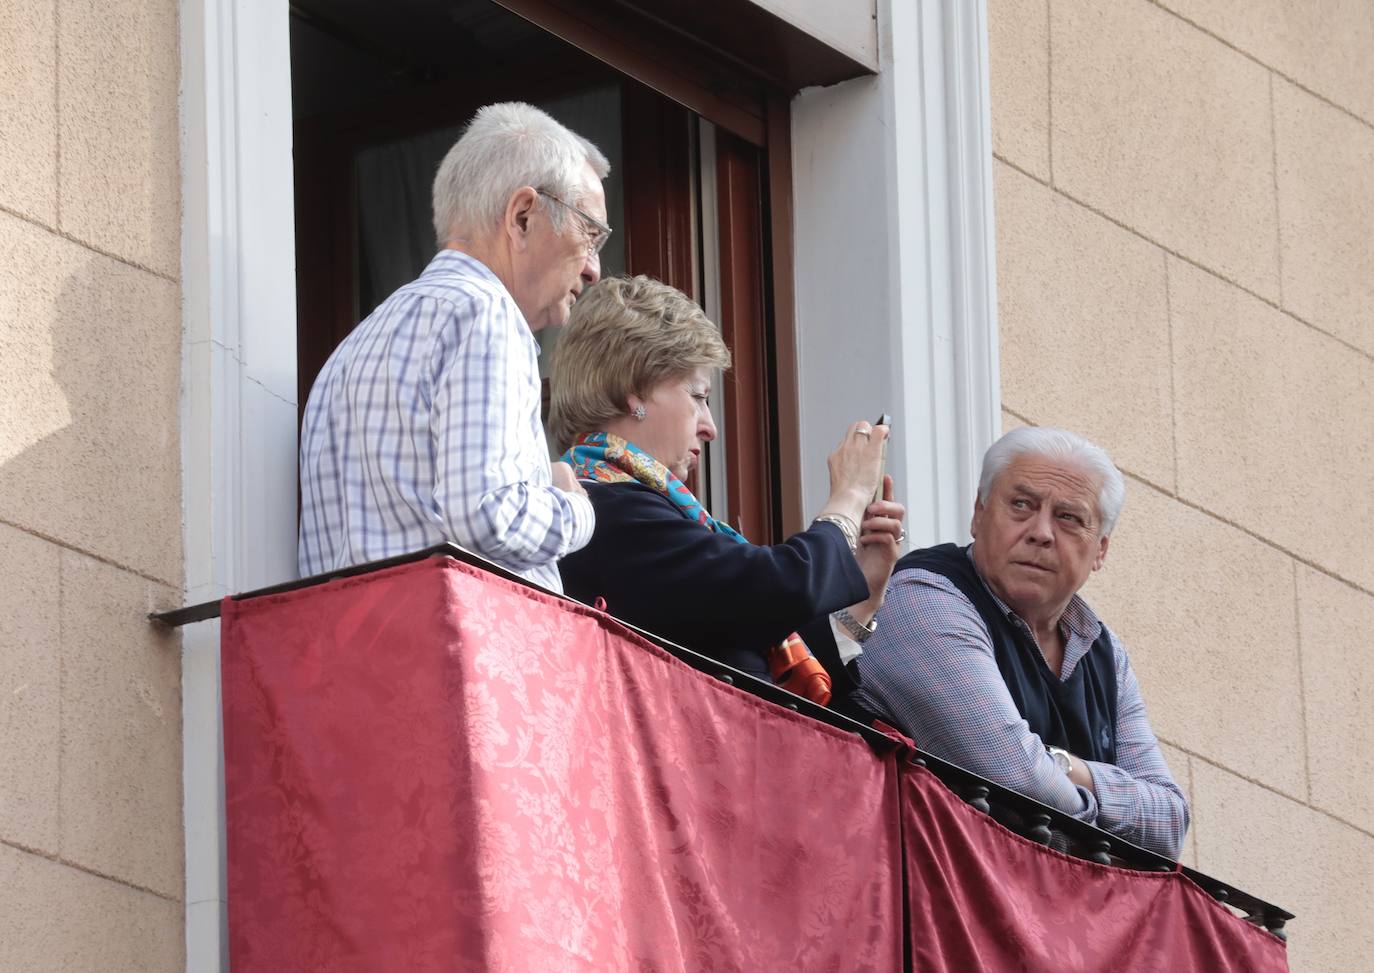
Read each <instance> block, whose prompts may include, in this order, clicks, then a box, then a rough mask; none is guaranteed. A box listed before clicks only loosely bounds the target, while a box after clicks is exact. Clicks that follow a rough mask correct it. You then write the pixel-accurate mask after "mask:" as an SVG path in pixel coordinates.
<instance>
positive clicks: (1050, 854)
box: [900, 765, 1288, 973]
mask: <svg viewBox="0 0 1374 973" xmlns="http://www.w3.org/2000/svg"><path fill="white" fill-rule="evenodd" d="M901 778H902V779H901V785H900V793H901V804H902V812H901V813H902V843H903V856H904V857H905V859H906V870H907V871H906V878H907V890H906V895H907V906H908V914H909V917H910V923H911V925H910V928H909V930H908V932H907V935H908V944H909V947H910V949H911V954H912V961H913V967H912V968H913V969H917V970H921V971H925V973H967V971H969V970H997V971H1008V973H1117V971H1124V970H1138V971H1141V973H1159V971H1167V973H1184V971H1198V973H1255V971H1282V970H1287V969H1288V960H1287V950H1286V948H1285V947H1284V945H1283V943H1282V942H1280V941H1279V940H1278V939H1277V938H1276V937H1274V936H1273V935H1271V934H1270V933H1268V932H1265V931H1263V930H1261V929H1257V928H1256V927H1254V926H1251V925H1249V924H1247V923H1245V922H1242V921H1240V920H1239V919H1237V918H1236V917H1235V916H1234V915H1232V914H1231V913H1230V912H1229V911H1227V909H1226V908H1225V907H1224V906H1222V905H1220V904H1218V903H1217V902H1215V901H1213V900H1212V898H1211V896H1209V895H1207V893H1205V892H1203V891H1202V890H1201V889H1200V888H1198V887H1197V886H1196V885H1194V884H1193V883H1192V882H1191V881H1190V880H1189V879H1187V878H1185V877H1184V876H1183V874H1182V873H1181V872H1170V873H1165V874H1161V873H1158V872H1137V871H1129V870H1126V869H1121V868H1112V867H1108V866H1106V865H1098V864H1095V863H1094V862H1087V861H1082V860H1080V859H1077V858H1070V857H1069V856H1067V855H1063V854H1060V853H1059V852H1057V851H1052V850H1051V849H1049V848H1045V847H1042V846H1041V845H1038V844H1036V843H1034V842H1032V841H1029V840H1027V839H1026V838H1023V837H1021V836H1020V835H1017V834H1013V833H1012V832H1010V831H1008V830H1007V829H1005V828H1003V827H1002V826H1001V825H999V824H998V823H997V822H996V821H994V820H993V819H992V818H991V817H989V816H988V815H986V814H983V813H981V812H979V811H975V810H974V809H973V808H972V807H970V806H969V805H967V804H965V803H963V802H962V801H960V800H959V799H958V798H957V797H955V796H954V795H953V794H952V793H950V791H949V790H948V789H947V788H946V787H945V786H944V785H943V784H941V783H940V781H939V780H937V779H936V778H935V777H934V775H932V774H931V773H930V772H929V771H927V770H925V769H923V768H920V767H916V766H912V765H907V766H904V767H903V768H902V770H901Z"/></svg>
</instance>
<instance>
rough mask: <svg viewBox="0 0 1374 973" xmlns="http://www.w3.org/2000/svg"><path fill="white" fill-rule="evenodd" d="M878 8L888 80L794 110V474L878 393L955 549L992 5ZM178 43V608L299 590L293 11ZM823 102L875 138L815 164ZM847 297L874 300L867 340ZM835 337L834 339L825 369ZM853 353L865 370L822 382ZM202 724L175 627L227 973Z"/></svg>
mask: <svg viewBox="0 0 1374 973" xmlns="http://www.w3.org/2000/svg"><path fill="white" fill-rule="evenodd" d="M878 6H879V22H880V25H881V30H880V46H881V48H882V73H881V74H880V75H879V76H878V77H877V78H871V79H860V80H858V81H854V82H848V83H847V84H846V85H840V86H837V88H836V89H824V90H823V91H821V92H808V93H803V95H801V96H800V97H799V98H798V99H797V101H796V102H794V105H793V119H794V121H793V132H794V156H793V158H794V171H796V172H797V174H798V181H797V198H796V200H795V216H796V228H797V229H796V234H797V246H796V251H797V253H796V263H795V265H796V268H797V295H798V307H799V321H798V325H799V327H798V331H799V335H798V337H799V357H800V359H801V366H800V367H801V375H800V379H801V381H800V388H801V390H802V397H803V400H804V401H803V402H802V404H801V405H802V417H803V457H802V459H803V463H804V468H805V469H806V470H807V471H808V473H807V476H808V477H811V476H812V475H813V471H817V470H821V471H823V470H824V457H825V455H826V453H827V452H828V451H829V449H830V448H831V446H832V445H833V442H834V440H835V437H834V436H832V435H830V432H829V431H828V429H827V428H826V425H827V421H829V420H828V419H827V418H826V417H827V416H830V415H832V414H838V415H840V416H841V417H847V416H850V415H853V416H855V417H857V416H860V415H864V416H866V415H867V413H868V412H870V411H872V412H876V411H877V410H876V409H874V408H872V406H873V404H874V397H873V390H874V389H875V388H876V389H878V391H879V395H880V397H883V399H884V404H882V406H881V407H883V408H887V410H888V411H890V412H893V413H894V414H895V415H896V416H897V419H898V422H899V423H900V424H901V425H900V426H899V427H898V431H897V432H898V434H897V437H896V439H895V440H894V448H893V459H892V462H891V469H892V470H893V472H894V474H895V475H896V476H897V477H898V479H899V480H900V482H902V483H903V484H904V485H905V486H904V498H905V500H906V502H907V504H908V506H909V508H910V510H911V529H912V534H913V536H914V537H915V538H916V539H917V540H918V541H920V542H926V541H931V540H942V539H948V538H950V537H954V536H961V535H962V532H963V531H964V530H965V528H966V525H967V511H968V509H969V505H970V504H971V501H972V494H973V487H974V485H975V484H976V475H977V463H978V459H979V457H980V456H981V453H982V450H983V449H984V448H985V447H986V445H987V444H988V443H989V442H990V441H991V440H992V438H993V437H995V435H996V434H997V431H998V429H999V427H1000V405H999V398H998V395H999V393H998V362H997V332H996V291H995V283H994V275H995V262H994V258H993V239H994V236H993V223H992V174H991V164H992V152H991V141H990V133H989V112H988V81H987V72H988V68H987V28H986V8H985V0H916V2H915V3H912V2H911V0H879V4H878ZM181 44H182V93H181V135H182V138H181V149H182V180H183V200H182V212H183V216H182V289H183V299H184V320H185V332H184V342H183V389H182V403H181V409H182V422H181V431H182V461H183V490H184V505H183V508H184V515H185V553H186V597H187V600H188V602H197V601H203V600H206V599H209V598H217V597H222V596H224V595H226V594H229V593H232V592H235V591H243V590H246V589H250V588H254V587H259V586H262V585H266V584H270V583H273V582H277V581H281V580H285V579H288V578H291V577H293V576H294V575H295V573H296V559H295V538H296V519H295V498H296V491H295V484H296V343H295V320H296V294H295V241H294V207H293V204H292V192H293V190H292V183H293V175H292V162H291V149H292V136H291V133H292V121H291V82H290V67H289V63H290V44H289V25H288V5H287V4H285V3H281V2H280V0H182V3H181ZM826 99H830V100H832V101H836V100H837V101H838V102H841V103H847V107H850V108H854V107H855V106H857V107H858V108H860V109H861V113H862V112H866V113H867V114H868V116H870V120H871V121H872V122H873V124H870V125H868V126H867V127H865V128H862V131H861V133H860V134H862V135H864V137H865V138H867V139H869V141H864V140H863V139H862V138H861V139H860V140H859V141H857V142H855V143H853V144H850V145H847V146H846V147H845V150H844V151H841V152H838V153H831V154H830V155H829V156H827V159H826V163H825V165H823V166H821V167H820V169H815V168H814V167H813V168H808V167H807V163H806V161H805V160H806V158H807V157H808V156H810V155H812V154H816V153H821V154H823V153H824V148H825V147H824V146H822V145H820V144H818V141H817V139H819V138H823V137H824V135H823V133H821V132H818V130H817V122H818V120H819V119H821V118H823V116H822V115H821V114H820V112H822V111H824V110H827V109H826ZM809 139H810V140H812V141H808V140H809ZM874 159H876V160H878V166H877V170H876V175H877V179H878V181H877V182H873V181H872V179H871V177H872V176H874V174H875V173H874V172H873V171H870V170H871V169H872V166H873V160H874ZM827 166H828V167H829V168H828V169H827ZM817 179H819V180H820V181H821V183H823V184H824V185H825V188H826V195H827V197H835V196H838V197H840V199H841V201H847V202H849V203H851V204H852V205H849V206H842V207H839V208H835V207H829V208H827V207H826V206H822V205H820V204H819V202H818V197H816V196H815V195H813V194H812V193H811V192H810V190H811V189H814V188H816V185H815V182H816V180H817ZM854 185H858V186H859V190H855V189H854ZM874 186H881V187H882V190H881V191H880V192H876V193H875V192H874V189H873V187H874ZM863 220H876V225H877V229H876V232H877V234H878V239H877V247H878V250H879V251H880V252H881V253H882V255H883V259H882V260H880V261H877V262H876V264H874V262H873V261H871V260H868V259H867V256H865V255H864V254H862V253H860V254H857V255H852V256H851V257H850V258H849V260H850V261H851V263H850V264H846V259H845V258H844V257H843V256H841V255H842V254H843V253H845V252H846V246H847V245H848V242H849V241H850V239H851V238H852V237H853V236H854V232H855V225H854V221H863ZM818 281H824V282H825V286H819V285H818V284H817V282H818ZM846 290H849V291H851V292H853V293H862V294H864V295H867V296H866V297H865V298H864V301H863V303H864V306H865V308H866V310H867V312H868V314H867V320H868V321H869V324H868V325H867V326H865V325H864V324H863V323H861V322H856V320H855V315H854V314H853V308H852V307H851V306H850V304H851V302H849V301H847V300H844V299H843V297H842V295H843V294H844V293H845V292H846ZM837 295H841V296H837ZM832 322H833V325H834V326H832V327H827V326H828V325H830V323H832ZM856 323H857V328H856ZM836 335H841V336H843V340H844V342H846V343H847V345H846V347H845V348H844V349H842V350H844V352H845V353H844V354H841V355H840V356H839V357H838V358H837V357H835V356H834V355H833V354H832V352H833V351H834V350H835V349H834V348H832V347H831V346H832V345H834V344H835V343H836V342H837V340H839V339H837V338H836ZM855 336H857V338H858V340H859V347H860V349H861V350H862V351H863V352H864V353H865V354H866V355H867V358H866V359H865V360H866V361H867V362H869V365H868V366H867V367H870V368H873V369H876V370H877V371H878V372H880V373H881V374H880V375H878V376H876V377H874V376H870V375H865V376H864V377H863V378H858V377H852V378H851V379H844V377H843V376H837V375H836V374H835V369H836V368H837V367H839V366H840V365H841V364H842V363H843V362H845V361H846V360H847V359H848V358H852V357H853V355H852V350H853V348H852V346H853V343H854V340H855ZM833 389H839V390H840V391H839V392H838V393H833V394H832V392H831V391H828V390H833ZM887 403H890V405H889V404H887ZM836 410H838V411H836ZM820 475H821V476H823V473H821V474H820ZM818 491H819V494H820V497H821V498H823V496H824V483H823V480H822V481H819V486H818V481H816V480H814V479H810V478H808V479H807V481H806V483H805V484H804V496H805V500H806V503H807V506H808V509H814V508H815V506H816V505H817V503H818V500H817V493H818ZM219 711H220V708H219V635H218V628H217V626H216V625H215V624H214V623H203V624H200V625H197V626H190V627H188V628H187V629H185V630H184V632H183V746H184V753H185V757H184V781H185V818H186V948H187V956H186V964H187V969H188V970H195V971H197V973H218V971H223V970H227V969H228V957H227V939H226V933H225V930H226V904H225V898H226V894H225V868H224V794H223V756H222V735H221V727H220V719H219Z"/></svg>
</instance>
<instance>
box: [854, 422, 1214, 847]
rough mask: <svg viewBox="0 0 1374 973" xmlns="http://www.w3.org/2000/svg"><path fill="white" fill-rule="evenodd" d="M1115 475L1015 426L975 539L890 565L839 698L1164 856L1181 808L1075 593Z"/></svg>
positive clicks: (983, 503) (1139, 708)
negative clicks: (854, 673)
mask: <svg viewBox="0 0 1374 973" xmlns="http://www.w3.org/2000/svg"><path fill="white" fill-rule="evenodd" d="M1125 494H1126V487H1125V483H1124V482H1123V480H1122V477H1121V473H1120V472H1119V471H1118V470H1117V468H1116V467H1115V466H1114V465H1113V464H1112V461H1111V459H1110V457H1108V456H1107V454H1106V453H1105V452H1104V451H1103V450H1102V449H1100V448H1099V447H1097V446H1095V445H1093V444H1092V443H1090V442H1088V441H1087V440H1085V439H1084V438H1083V437H1081V436H1078V435H1076V434H1074V433H1071V432H1068V431H1066V430H1062V429H1048V428H1038V427H1030V426H1028V427H1022V428H1020V429H1015V430H1013V431H1011V432H1009V433H1007V434H1006V435H1005V436H1003V437H1002V438H1001V439H1000V440H998V441H997V442H996V443H994V444H993V446H992V447H991V448H990V449H989V450H988V452H987V455H986V456H984V458H983V472H982V476H981V478H980V480H979V484H978V499H977V502H976V503H975V504H974V510H973V527H972V531H971V532H972V534H973V544H972V546H971V547H957V546H955V545H953V544H943V545H940V546H939V547H932V548H927V549H926V550H921V551H915V552H913V553H911V554H908V555H907V556H906V557H904V558H902V560H900V561H898V562H897V567H896V570H894V571H893V574H892V580H891V582H890V583H889V586H888V591H887V598H886V601H885V602H884V604H883V608H882V609H881V611H880V612H879V614H878V616H877V622H878V627H877V630H876V631H875V633H874V634H873V637H872V638H870V639H869V640H868V641H867V642H866V644H865V645H864V652H863V654H862V655H861V656H860V657H859V658H858V660H857V665H858V670H859V676H860V681H861V684H860V687H859V689H858V690H856V692H855V693H854V695H853V696H852V697H851V698H850V700H849V701H848V705H849V706H850V707H851V708H852V710H853V711H854V712H855V714H856V715H858V716H860V717H877V718H878V719H881V720H883V721H884V722H886V723H889V724H891V725H892V726H895V727H897V728H898V729H900V730H902V731H903V732H904V733H907V734H908V735H910V736H911V737H912V739H914V740H915V741H916V743H917V745H919V746H920V747H922V748H923V749H925V750H927V751H929V752H931V753H933V754H935V755H937V756H940V757H943V758H945V759H947V760H949V761H952V762H953V763H956V764H959V765H961V766H963V767H966V768H968V769H969V770H972V771H974V772H976V773H978V774H981V775H982V776H984V777H987V778H989V779H991V780H994V781H997V782H998V783H1001V784H1003V785H1005V786H1007V787H1010V788H1012V789H1014V790H1017V791H1020V792H1022V793H1023V794H1027V795H1029V796H1030V797H1033V798H1035V799H1037V800H1039V801H1041V802H1042V803H1045V804H1049V805H1052V806H1054V807H1057V808H1059V809H1060V810H1061V811H1064V812H1066V813H1068V814H1071V815H1073V816H1074V817H1076V818H1079V819H1080V820H1083V821H1088V822H1090V823H1093V824H1096V825H1097V826H1098V827H1101V828H1104V829H1106V830H1107V831H1111V832H1113V833H1114V834H1117V835H1120V836H1121V837H1123V838H1125V839H1126V840H1128V841H1132V842H1135V843H1136V844H1139V845H1143V846H1144V847H1146V848H1150V849H1152V850H1154V851H1157V852H1160V853H1161V854H1165V855H1168V856H1169V857H1171V858H1177V857H1178V853H1179V850H1180V848H1181V847H1182V845H1183V836H1184V833H1185V832H1186V831H1187V829H1188V805H1187V802H1186V801H1185V800H1184V798H1183V793H1182V791H1180V790H1179V788H1178V785H1177V784H1176V783H1174V779H1173V777H1172V775H1171V774H1170V773H1169V768H1168V766H1167V765H1166V764H1165V762H1164V758H1163V756H1162V755H1161V754H1160V752H1159V744H1158V743H1157V741H1156V740H1155V736H1154V733H1153V731H1151V729H1150V723H1149V720H1148V718H1147V717H1146V715H1145V704H1144V702H1143V701H1142V700H1141V698H1140V687H1139V684H1138V683H1137V682H1136V677H1135V673H1134V671H1133V670H1132V669H1131V664H1130V661H1129V660H1128V659H1127V657H1126V650H1125V648H1124V647H1123V646H1122V644H1121V642H1120V640H1119V639H1117V637H1116V636H1115V635H1113V634H1112V632H1111V631H1109V630H1108V629H1107V627H1106V626H1105V625H1103V624H1102V623H1101V622H1100V621H1099V620H1098V618H1097V616H1096V615H1095V614H1094V613H1093V610H1092V609H1091V608H1089V607H1088V604H1087V603H1086V602H1085V601H1084V600H1083V599H1082V598H1080V597H1079V596H1078V590H1079V589H1080V588H1081V587H1083V584H1084V583H1085V582H1086V581H1087V580H1088V577H1089V576H1090V575H1091V574H1092V572H1094V571H1096V570H1097V569H1098V568H1100V567H1102V564H1103V562H1104V561H1105V560H1106V558H1107V548H1108V544H1109V541H1110V539H1111V533H1112V528H1113V527H1114V526H1115V524H1116V519H1117V516H1118V515H1119V514H1120V512H1121V505H1122V502H1123V501H1124V499H1125Z"/></svg>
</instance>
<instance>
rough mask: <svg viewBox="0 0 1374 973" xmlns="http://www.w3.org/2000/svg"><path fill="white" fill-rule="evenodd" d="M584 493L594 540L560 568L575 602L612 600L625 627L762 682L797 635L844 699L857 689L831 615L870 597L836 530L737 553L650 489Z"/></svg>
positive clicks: (595, 486)
mask: <svg viewBox="0 0 1374 973" xmlns="http://www.w3.org/2000/svg"><path fill="white" fill-rule="evenodd" d="M583 485H584V486H585V487H586V488H587V495H588V496H589V497H591V501H592V506H593V507H594V508H596V532H595V533H594V534H593V535H592V540H591V543H589V544H588V545H587V546H586V547H584V548H583V549H582V550H580V551H576V552H574V553H572V554H570V555H568V556H567V557H565V558H564V559H563V560H561V561H559V562H558V568H559V571H560V572H561V573H562V575H563V588H564V590H565V591H566V592H567V593H568V594H569V595H571V596H572V597H573V598H576V599H577V600H578V601H581V602H584V603H586V604H589V605H590V604H592V603H593V602H594V601H595V600H596V599H597V598H598V597H601V598H604V599H606V609H607V611H609V612H610V613H611V614H612V615H614V616H616V617H617V618H621V619H624V620H625V621H627V622H630V623H631V624H634V625H638V626H639V627H640V628H644V629H648V630H649V631H650V632H653V633H654V634H656V635H661V636H663V637H664V638H666V639H668V640H669V641H671V642H676V643H678V644H679V645H683V646H686V647H687V648H689V649H692V650H693V651H696V652H700V653H701V654H702V655H707V656H710V657H711V658H713V659H719V660H720V661H721V662H724V663H725V664H727V665H730V666H734V667H735V668H737V669H743V670H745V671H746V672H750V673H752V674H754V675H757V676H761V677H762V678H764V679H767V678H768V664H767V661H766V653H767V652H768V651H769V650H770V649H771V648H772V647H773V646H774V645H776V644H777V643H778V642H781V641H782V640H783V639H784V638H786V637H787V635H788V634H789V633H791V632H793V631H795V632H799V633H800V634H801V636H802V638H803V639H805V640H806V643H807V645H808V646H810V648H811V651H812V653H813V654H814V655H815V656H816V658H817V659H819V660H820V662H821V664H822V665H824V666H825V667H826V669H827V670H828V671H829V672H830V674H831V678H832V680H833V681H834V683H835V690H836V696H839V695H841V694H842V693H843V692H844V691H845V690H847V689H849V688H851V685H852V684H851V683H850V682H849V676H848V674H846V673H845V671H844V669H843V667H842V666H841V664H840V657H839V651H838V650H837V649H836V647H835V640H834V637H833V635H832V634H831V631H830V625H829V622H828V619H827V616H828V615H829V614H830V613H831V612H833V611H836V610H838V609H840V608H845V607H847V606H849V605H853V604H856V603H858V602H860V601H863V600H865V599H866V598H867V597H868V584H867V582H866V581H865V580H864V576H863V572H862V571H860V570H859V566H858V563H857V562H856V561H855V560H854V556H853V555H852V554H851V553H850V551H849V546H848V544H847V543H846V542H845V539H844V534H843V533H842V532H841V531H840V529H839V528H838V527H836V526H835V525H834V524H828V523H822V524H813V525H812V526H811V527H810V528H808V529H807V530H804V531H802V532H800V533H798V534H794V535H792V536H791V537H789V538H788V539H787V540H786V541H785V542H784V543H782V544H776V545H774V546H772V547H763V546H759V545H756V544H740V543H738V542H737V541H735V540H733V539H731V538H729V537H726V536H723V535H721V534H717V533H716V532H715V531H713V530H710V529H709V528H707V527H704V526H702V525H701V524H698V523H695V522H694V521H691V520H688V519H687V518H686V517H684V516H683V515H682V514H681V513H680V512H679V510H678V508H677V507H675V506H674V505H673V503H672V501H670V500H669V499H668V498H667V497H665V496H663V495H662V494H661V493H659V492H657V491H656V490H652V489H650V488H649V487H646V486H644V485H642V484H639V483H584V484H583Z"/></svg>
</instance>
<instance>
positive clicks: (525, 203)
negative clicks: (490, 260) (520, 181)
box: [502, 186, 539, 251]
mask: <svg viewBox="0 0 1374 973" xmlns="http://www.w3.org/2000/svg"><path fill="white" fill-rule="evenodd" d="M538 205H539V193H538V192H537V191H536V190H535V189H534V187H533V186H521V187H520V188H519V189H517V190H516V191H515V192H513V193H511V194H510V198H509V199H508V200H506V215H505V221H504V222H503V224H502V226H503V228H504V229H505V231H506V236H507V238H509V239H510V241H511V243H512V244H514V246H515V248H516V249H517V250H520V251H523V250H524V249H525V248H526V247H528V246H529V235H530V219H531V218H532V217H533V215H534V210H535V207H537V206H538Z"/></svg>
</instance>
